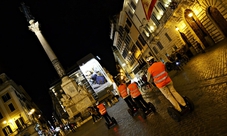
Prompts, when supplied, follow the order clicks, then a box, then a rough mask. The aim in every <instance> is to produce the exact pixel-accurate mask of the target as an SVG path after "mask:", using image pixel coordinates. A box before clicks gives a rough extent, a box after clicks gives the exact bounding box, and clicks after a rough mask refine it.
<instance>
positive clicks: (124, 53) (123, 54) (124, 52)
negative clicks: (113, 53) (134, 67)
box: [122, 48, 128, 59]
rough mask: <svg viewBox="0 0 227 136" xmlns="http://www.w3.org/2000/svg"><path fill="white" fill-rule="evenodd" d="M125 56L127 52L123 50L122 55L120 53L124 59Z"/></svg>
mask: <svg viewBox="0 0 227 136" xmlns="http://www.w3.org/2000/svg"><path fill="white" fill-rule="evenodd" d="M127 54H128V51H127V50H126V48H125V49H124V51H123V53H122V56H123V58H124V59H125V58H126V56H127Z"/></svg>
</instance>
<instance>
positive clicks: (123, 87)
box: [117, 82, 137, 111]
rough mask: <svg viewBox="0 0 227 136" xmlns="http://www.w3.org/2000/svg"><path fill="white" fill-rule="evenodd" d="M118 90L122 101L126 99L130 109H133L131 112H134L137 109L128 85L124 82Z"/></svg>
mask: <svg viewBox="0 0 227 136" xmlns="http://www.w3.org/2000/svg"><path fill="white" fill-rule="evenodd" d="M117 89H118V92H119V95H120V96H121V98H122V99H124V101H125V102H126V104H127V105H128V107H129V109H131V111H134V109H137V106H136V104H135V103H134V101H133V100H132V98H131V96H130V95H129V94H128V92H127V85H126V84H125V83H124V82H121V84H120V85H119V86H118V88H117Z"/></svg>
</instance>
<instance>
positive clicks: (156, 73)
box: [146, 56, 186, 112]
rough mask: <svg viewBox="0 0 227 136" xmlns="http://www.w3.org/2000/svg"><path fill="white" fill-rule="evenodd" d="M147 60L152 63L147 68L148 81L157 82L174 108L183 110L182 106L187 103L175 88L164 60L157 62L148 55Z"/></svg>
mask: <svg viewBox="0 0 227 136" xmlns="http://www.w3.org/2000/svg"><path fill="white" fill-rule="evenodd" d="M146 60H147V62H148V63H149V65H150V67H149V68H148V70H147V81H148V82H149V81H150V80H153V81H152V82H154V83H155V84H156V86H157V87H158V88H159V90H160V91H161V92H162V94H163V95H164V96H165V97H166V98H167V99H168V100H169V101H170V103H171V104H172V105H173V106H174V108H175V109H176V110H178V111H179V112H181V111H182V109H181V106H183V107H185V106H186V103H185V101H184V99H183V97H182V96H181V95H180V94H179V93H178V92H177V91H176V90H175V88H174V86H173V82H172V80H171V78H170V77H169V76H168V73H167V72H166V68H165V65H164V64H163V63H162V62H155V61H154V57H152V56H150V57H148V58H147V59H146ZM180 105H181V106H180ZM183 107H182V108H183Z"/></svg>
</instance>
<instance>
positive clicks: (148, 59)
mask: <svg viewBox="0 0 227 136" xmlns="http://www.w3.org/2000/svg"><path fill="white" fill-rule="evenodd" d="M153 59H154V57H153V56H149V57H147V59H146V61H147V62H149V61H151V60H153Z"/></svg>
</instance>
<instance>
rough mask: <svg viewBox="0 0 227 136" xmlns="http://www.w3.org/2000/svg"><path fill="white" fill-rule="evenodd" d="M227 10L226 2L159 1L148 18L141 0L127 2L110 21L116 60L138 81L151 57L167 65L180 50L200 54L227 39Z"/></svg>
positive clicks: (205, 0)
mask: <svg viewBox="0 0 227 136" xmlns="http://www.w3.org/2000/svg"><path fill="white" fill-rule="evenodd" d="M226 9H227V2H226V1H225V0H157V1H156V3H155V5H154V7H153V10H152V13H151V16H149V18H147V16H146V15H145V12H144V11H145V10H144V8H143V3H142V0H124V3H123V8H122V11H121V12H120V13H119V15H116V16H114V17H113V19H111V21H110V24H111V33H110V39H112V40H113V52H114V55H116V57H115V58H116V61H117V62H118V63H119V65H120V68H121V69H122V71H124V72H125V73H126V75H127V76H128V77H129V78H130V79H135V80H139V78H140V76H141V73H145V72H144V69H146V68H141V67H143V61H145V59H146V57H147V56H149V55H152V56H154V57H155V58H156V60H158V61H162V62H164V63H165V62H167V61H169V60H168V57H169V56H171V55H174V54H175V52H177V51H179V50H181V51H183V52H184V54H186V55H188V56H189V57H192V56H194V55H197V54H198V53H199V52H200V51H199V49H200V48H202V49H206V48H207V47H210V46H213V45H214V43H218V42H220V41H222V40H223V39H224V38H225V37H226V36H227V33H226V31H225V30H226V28H227V21H226V20H227V10H226ZM198 43H199V44H198ZM116 52H117V53H116ZM138 68H141V69H138Z"/></svg>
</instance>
